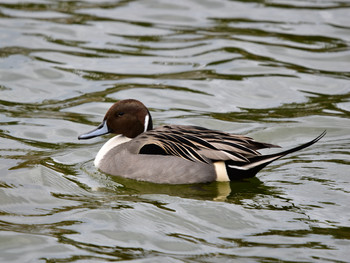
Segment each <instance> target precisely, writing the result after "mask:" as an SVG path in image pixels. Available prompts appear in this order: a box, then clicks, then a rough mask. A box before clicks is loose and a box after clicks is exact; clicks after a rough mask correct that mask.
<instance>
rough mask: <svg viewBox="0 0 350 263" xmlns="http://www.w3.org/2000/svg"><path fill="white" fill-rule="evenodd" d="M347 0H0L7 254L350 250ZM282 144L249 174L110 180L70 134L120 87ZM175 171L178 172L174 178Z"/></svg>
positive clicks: (101, 257)
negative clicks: (214, 179)
mask: <svg viewBox="0 0 350 263" xmlns="http://www.w3.org/2000/svg"><path fill="white" fill-rule="evenodd" d="M349 12H350V3H349V2H348V1H332V0H325V1H274V0H272V1H259V0H256V1H224V0H206V1H199V0H198V1H195V0H192V1H187V0H186V1H182V0H180V1H176V2H174V1H156V0H154V1H152V0H147V1H114V0H113V1H112V0H110V1H107V0H106V1H97V0H85V1H83V0H82V1H48V0H32V1H15V0H3V1H1V3H0V123H1V124H0V125H1V126H0V136H1V138H0V141H1V144H0V145H1V146H0V260H1V261H2V262H113V261H123V260H124V261H134V262H230V261H231V262H277V261H280V262H319V261H322V262H348V261H349V252H348V251H349V246H350V221H349V219H350V205H349V204H350V179H349V178H350V177H349V164H350V163H349V156H350V151H349V146H350V118H349V117H350V113H349V112H350V82H349V79H350V70H349V69H350V27H349V25H350V17H349V15H348V14H349ZM126 98H134V99H139V100H142V102H143V103H144V104H146V105H147V106H148V107H149V108H150V111H151V114H152V116H153V119H154V123H155V124H156V125H162V124H170V123H171V124H190V125H201V126H204V127H207V128H213V129H219V130H224V131H227V132H233V133H242V134H247V135H249V136H252V137H254V138H255V139H257V140H262V141H266V142H269V143H274V144H279V145H281V146H283V147H286V148H288V147H292V146H294V145H296V144H300V143H303V142H306V141H308V140H311V139H313V138H314V137H316V136H317V135H319V134H320V133H321V132H322V131H324V130H327V135H326V137H325V138H324V139H322V140H321V141H320V142H319V143H317V144H316V145H314V146H312V147H310V148H308V149H306V150H303V151H302V152H300V153H298V154H295V155H291V156H288V157H285V158H283V159H281V160H279V161H277V162H275V163H274V164H273V165H270V166H269V167H267V168H266V169H264V170H263V171H262V172H261V173H259V175H258V177H257V178H253V179H251V180H247V181H240V182H232V183H211V184H204V185H182V186H181V185H179V186H169V185H157V184H151V183H142V182H136V181H132V180H127V179H122V178H118V177H111V176H109V175H106V174H103V173H100V172H99V171H97V170H96V169H95V168H94V167H93V163H92V160H93V159H94V156H95V154H96V152H97V151H98V149H99V148H100V147H101V146H102V145H103V143H104V142H105V141H106V139H107V138H106V137H108V136H106V137H104V138H96V139H93V140H90V141H78V140H77V136H78V135H79V134H81V133H84V132H86V131H89V130H90V129H92V128H93V127H94V126H96V125H98V124H99V123H100V122H101V120H102V118H103V116H104V113H105V112H106V110H107V109H108V108H109V107H110V106H111V105H112V103H114V102H115V101H117V100H120V99H126ZM169 176H171V175H169Z"/></svg>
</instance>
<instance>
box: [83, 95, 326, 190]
mask: <svg viewBox="0 0 350 263" xmlns="http://www.w3.org/2000/svg"><path fill="white" fill-rule="evenodd" d="M108 133H114V134H117V136H114V137H113V138H111V139H110V140H109V141H107V142H106V143H105V144H104V145H103V146H102V148H101V149H100V151H99V152H98V153H97V156H96V158H95V161H94V164H95V166H96V167H97V168H98V169H100V170H101V171H102V172H104V173H107V174H110V175H115V176H122V177H126V178H131V179H136V180H141V181H148V182H154V183H166V184H190V183H205V182H212V181H230V180H235V179H241V178H249V177H253V176H255V175H256V173H257V172H259V171H260V170H261V169H262V168H264V167H265V166H266V165H268V164H269V163H271V162H273V161H275V160H277V159H279V158H281V157H283V156H285V155H287V154H289V153H292V152H295V151H298V150H301V149H303V148H306V147H308V146H310V145H312V144H314V143H316V142H317V141H319V140H320V139H321V138H322V137H323V136H324V135H325V132H323V133H322V134H321V135H319V136H318V137H317V138H315V139H314V140H312V141H310V142H307V143H305V144H302V145H300V146H297V147H294V148H292V149H289V150H286V151H282V152H279V153H274V154H269V155H261V154H260V153H259V152H258V151H257V150H259V149H263V148H271V147H279V146H277V145H273V144H269V143H262V142H257V141H255V140H253V139H252V138H249V137H247V136H244V135H234V134H229V133H226V132H221V131H217V130H210V129H206V128H202V127H198V126H184V125H165V126H161V127H158V128H155V129H153V125H152V117H151V114H150V113H149V111H148V109H147V108H146V106H145V105H144V104H142V103H141V102H140V101H138V100H133V99H128V100H121V101H118V102H116V103H115V104H114V105H113V106H112V107H111V108H110V109H109V110H108V111H107V113H106V115H105V117H104V119H103V122H102V123H101V124H100V125H99V126H98V127H97V128H96V129H95V130H93V131H90V132H88V133H86V134H82V135H80V136H79V137H78V138H79V139H90V138H93V137H96V136H100V135H104V134H108Z"/></svg>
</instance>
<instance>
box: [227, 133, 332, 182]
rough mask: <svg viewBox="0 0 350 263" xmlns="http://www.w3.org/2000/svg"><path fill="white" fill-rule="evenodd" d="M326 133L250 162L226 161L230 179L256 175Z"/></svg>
mask: <svg viewBox="0 0 350 263" xmlns="http://www.w3.org/2000/svg"><path fill="white" fill-rule="evenodd" d="M325 135H326V131H324V132H322V133H321V134H320V135H319V136H318V137H316V138H315V139H313V140H312V141H309V142H307V143H304V144H302V145H299V146H297V147H294V148H292V149H289V150H286V151H283V152H279V153H274V154H268V155H259V156H255V157H253V158H250V159H249V161H250V162H249V163H244V164H242V163H237V164H236V163H234V164H233V163H232V164H230V163H226V170H227V173H228V176H229V178H230V180H237V179H242V178H250V177H254V176H255V175H256V174H257V173H258V172H259V171H260V170H261V169H263V168H264V167H265V166H266V165H268V164H270V163H272V162H273V161H276V160H278V159H280V158H282V157H283V156H285V155H287V154H290V153H293V152H296V151H299V150H301V149H304V148H306V147H309V146H311V145H313V144H314V143H316V142H318V141H319V140H321V139H322V137H323V136H325Z"/></svg>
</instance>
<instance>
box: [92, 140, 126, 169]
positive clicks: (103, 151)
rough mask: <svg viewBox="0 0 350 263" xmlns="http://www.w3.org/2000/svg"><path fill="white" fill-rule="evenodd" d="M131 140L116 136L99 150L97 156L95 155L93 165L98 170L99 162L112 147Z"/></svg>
mask: <svg viewBox="0 0 350 263" xmlns="http://www.w3.org/2000/svg"><path fill="white" fill-rule="evenodd" d="M130 140H131V139H130V138H128V137H125V136H123V135H117V136H114V137H113V138H111V139H109V140H108V141H107V142H106V143H105V144H104V145H103V146H102V147H101V149H100V150H99V151H98V153H97V155H96V158H95V161H94V165H95V166H96V167H97V168H99V166H100V163H101V160H102V159H103V157H104V156H105V155H106V154H107V153H108V152H109V151H110V150H111V149H113V148H114V147H116V146H118V145H120V144H122V143H125V142H128V141H130Z"/></svg>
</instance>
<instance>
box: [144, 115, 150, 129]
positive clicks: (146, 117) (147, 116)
mask: <svg viewBox="0 0 350 263" xmlns="http://www.w3.org/2000/svg"><path fill="white" fill-rule="evenodd" d="M148 122H149V115H148V114H147V115H146V116H145V122H144V124H143V125H144V127H145V129H144V130H143V132H146V131H147V128H148Z"/></svg>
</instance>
